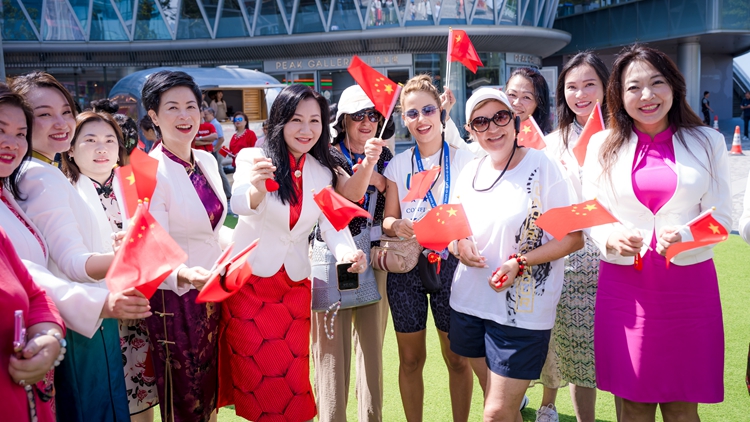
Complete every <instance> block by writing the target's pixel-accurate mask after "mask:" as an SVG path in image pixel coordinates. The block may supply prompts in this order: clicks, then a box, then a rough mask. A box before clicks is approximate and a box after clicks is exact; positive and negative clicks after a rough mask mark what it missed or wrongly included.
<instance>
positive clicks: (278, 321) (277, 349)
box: [217, 267, 317, 422]
mask: <svg viewBox="0 0 750 422" xmlns="http://www.w3.org/2000/svg"><path fill="white" fill-rule="evenodd" d="M222 308H223V311H222V319H221V324H220V326H219V399H218V404H217V406H218V407H219V408H221V407H224V406H227V405H231V404H234V406H235V411H236V412H237V415H238V416H241V417H243V418H246V419H248V420H252V421H255V422H264V421H266V422H267V421H288V422H302V421H307V420H310V419H312V418H313V417H314V416H315V414H316V413H317V410H316V407H315V398H314V397H313V393H312V387H311V386H310V281H309V280H304V281H300V282H294V281H292V280H291V279H290V278H289V276H288V275H287V273H286V270H285V269H284V267H282V268H281V269H280V270H279V272H277V273H276V274H275V275H273V276H271V277H257V276H252V277H251V278H250V280H248V282H247V284H245V286H243V287H242V289H241V290H240V291H239V292H237V293H236V294H234V295H233V296H232V297H230V298H228V299H227V300H225V301H224V302H223V304H222Z"/></svg>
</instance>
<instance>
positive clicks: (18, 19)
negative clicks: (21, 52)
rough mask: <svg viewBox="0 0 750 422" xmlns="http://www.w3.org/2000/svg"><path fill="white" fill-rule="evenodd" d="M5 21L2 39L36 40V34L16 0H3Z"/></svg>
mask: <svg viewBox="0 0 750 422" xmlns="http://www.w3.org/2000/svg"><path fill="white" fill-rule="evenodd" d="M3 11H4V18H5V22H3V28H2V30H3V39H5V40H12V41H29V40H31V41H36V40H37V38H36V34H35V33H34V30H33V29H32V28H31V24H30V23H29V21H28V20H27V19H26V16H25V15H24V14H23V11H22V10H21V8H20V7H18V3H16V0H3Z"/></svg>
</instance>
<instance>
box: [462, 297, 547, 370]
mask: <svg viewBox="0 0 750 422" xmlns="http://www.w3.org/2000/svg"><path fill="white" fill-rule="evenodd" d="M551 333H552V330H527V329H525V328H518V327H510V326H507V325H501V324H498V323H496V322H495V321H490V320H487V319H482V318H478V317H475V316H473V315H467V314H463V313H461V312H457V311H455V310H454V309H451V323H450V332H449V333H448V338H449V339H450V341H451V350H452V351H453V352H454V353H456V354H457V355H459V356H465V357H468V358H481V357H484V358H485V360H486V361H487V366H488V367H489V368H490V371H492V372H494V373H496V374H498V375H500V376H503V377H506V378H514V379H520V380H535V379H539V376H540V375H541V374H542V367H543V366H544V360H545V359H546V358H547V350H548V349H549V340H550V334H551Z"/></svg>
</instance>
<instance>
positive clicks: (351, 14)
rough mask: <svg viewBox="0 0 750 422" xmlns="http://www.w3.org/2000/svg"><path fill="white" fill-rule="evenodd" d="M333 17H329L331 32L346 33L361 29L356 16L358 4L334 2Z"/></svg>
mask: <svg viewBox="0 0 750 422" xmlns="http://www.w3.org/2000/svg"><path fill="white" fill-rule="evenodd" d="M334 2H335V3H334V5H333V16H332V17H331V29H330V30H331V31H346V30H352V29H354V30H356V29H362V24H361V23H360V22H359V15H357V7H358V5H357V4H358V3H359V2H357V3H355V1H354V0H334Z"/></svg>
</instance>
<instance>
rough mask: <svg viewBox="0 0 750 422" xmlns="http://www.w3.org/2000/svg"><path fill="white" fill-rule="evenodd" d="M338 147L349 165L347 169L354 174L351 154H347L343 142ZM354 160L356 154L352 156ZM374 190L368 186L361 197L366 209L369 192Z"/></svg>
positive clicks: (347, 150)
mask: <svg viewBox="0 0 750 422" xmlns="http://www.w3.org/2000/svg"><path fill="white" fill-rule="evenodd" d="M339 146H340V147H341V152H342V153H343V154H344V158H346V162H347V163H349V167H350V168H351V169H352V172H354V160H353V159H352V154H350V153H349V149H347V148H346V145H345V144H344V141H341V142H340V143H339ZM353 155H354V158H357V154H353ZM371 190H375V187H374V186H368V187H367V190H366V191H365V196H364V197H363V199H364V202H362V204H361V205H362V206H363V207H364V208H365V209H367V208H368V207H369V205H370V191H371Z"/></svg>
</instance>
